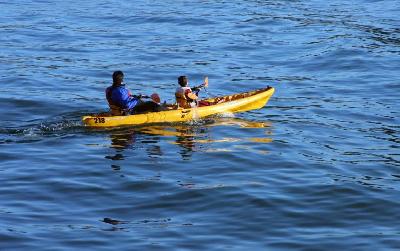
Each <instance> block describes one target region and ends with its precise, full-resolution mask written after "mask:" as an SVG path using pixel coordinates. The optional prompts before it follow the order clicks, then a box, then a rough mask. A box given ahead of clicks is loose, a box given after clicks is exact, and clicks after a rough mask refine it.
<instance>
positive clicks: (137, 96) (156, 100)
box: [133, 93, 161, 103]
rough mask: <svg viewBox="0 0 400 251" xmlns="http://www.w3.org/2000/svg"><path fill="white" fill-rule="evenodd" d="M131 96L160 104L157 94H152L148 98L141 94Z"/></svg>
mask: <svg viewBox="0 0 400 251" xmlns="http://www.w3.org/2000/svg"><path fill="white" fill-rule="evenodd" d="M133 96H134V97H135V98H138V99H142V98H150V99H151V100H153V102H155V103H160V102H161V100H160V96H159V95H158V94H157V93H153V94H151V95H150V96H147V95H142V94H139V95H133Z"/></svg>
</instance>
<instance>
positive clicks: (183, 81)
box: [178, 76, 188, 87]
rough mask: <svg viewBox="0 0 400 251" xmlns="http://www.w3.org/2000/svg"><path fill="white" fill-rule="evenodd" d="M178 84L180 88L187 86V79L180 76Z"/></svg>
mask: <svg viewBox="0 0 400 251" xmlns="http://www.w3.org/2000/svg"><path fill="white" fill-rule="evenodd" d="M178 84H179V85H180V86H182V87H185V86H187V85H188V79H187V77H186V76H180V77H179V78H178Z"/></svg>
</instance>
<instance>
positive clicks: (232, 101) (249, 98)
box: [82, 87, 275, 127]
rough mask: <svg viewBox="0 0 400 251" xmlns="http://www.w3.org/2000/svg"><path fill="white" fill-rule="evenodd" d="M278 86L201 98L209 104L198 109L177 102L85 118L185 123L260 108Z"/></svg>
mask: <svg viewBox="0 0 400 251" xmlns="http://www.w3.org/2000/svg"><path fill="white" fill-rule="evenodd" d="M274 91H275V89H274V88H272V87H267V88H263V89H259V90H255V91H250V92H243V93H238V94H233V95H227V96H221V97H216V98H209V99H204V100H202V101H203V102H202V103H204V102H206V103H208V104H209V105H207V106H200V107H195V108H188V109H185V108H178V107H176V106H174V105H169V106H167V107H166V110H165V111H160V112H150V113H144V114H134V115H127V116H112V115H110V114H107V113H103V114H97V115H92V116H84V117H83V118H82V121H83V123H84V125H85V126H89V127H113V126H123V125H140V124H151V123H169V122H185V121H189V120H193V119H199V118H204V117H207V116H211V115H214V114H221V113H234V112H245V111H250V110H255V109H260V108H262V107H264V106H265V104H266V103H267V102H268V100H269V99H270V97H271V96H272V94H273V93H274Z"/></svg>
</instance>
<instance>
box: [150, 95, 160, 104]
mask: <svg viewBox="0 0 400 251" xmlns="http://www.w3.org/2000/svg"><path fill="white" fill-rule="evenodd" d="M150 98H151V100H153V101H154V102H156V103H160V102H161V99H160V96H158V94H157V93H153V94H151V96H150Z"/></svg>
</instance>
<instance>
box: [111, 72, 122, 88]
mask: <svg viewBox="0 0 400 251" xmlns="http://www.w3.org/2000/svg"><path fill="white" fill-rule="evenodd" d="M112 78H113V85H121V84H122V82H123V81H124V73H123V72H122V71H114V73H113V75H112Z"/></svg>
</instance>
